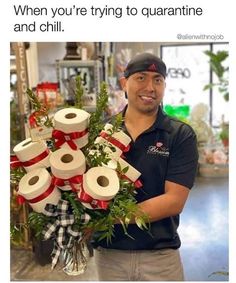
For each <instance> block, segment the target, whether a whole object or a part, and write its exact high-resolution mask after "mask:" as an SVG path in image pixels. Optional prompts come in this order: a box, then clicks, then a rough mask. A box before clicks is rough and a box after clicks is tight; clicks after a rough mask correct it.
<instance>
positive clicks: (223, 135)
mask: <svg viewBox="0 0 236 283" xmlns="http://www.w3.org/2000/svg"><path fill="white" fill-rule="evenodd" d="M220 139H221V140H226V139H229V124H228V123H223V124H222V125H221V132H220Z"/></svg>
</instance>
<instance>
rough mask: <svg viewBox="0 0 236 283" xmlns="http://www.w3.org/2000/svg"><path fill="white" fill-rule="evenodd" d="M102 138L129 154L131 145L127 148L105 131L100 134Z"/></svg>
mask: <svg viewBox="0 0 236 283" xmlns="http://www.w3.org/2000/svg"><path fill="white" fill-rule="evenodd" d="M100 136H101V137H102V138H104V139H105V140H107V141H108V142H110V143H111V144H113V145H114V146H116V147H118V148H119V149H120V150H121V151H123V152H127V151H129V149H130V145H129V144H128V145H127V146H125V145H124V144H123V143H121V142H120V141H118V140H117V139H115V138H113V137H112V136H110V135H109V134H107V133H106V132H104V131H102V132H101V133H100Z"/></svg>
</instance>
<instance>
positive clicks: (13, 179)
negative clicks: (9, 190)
mask: <svg viewBox="0 0 236 283" xmlns="http://www.w3.org/2000/svg"><path fill="white" fill-rule="evenodd" d="M25 174H26V171H25V169H24V168H23V167H18V168H14V169H11V171H10V183H11V184H13V185H17V184H19V182H20V179H21V178H22V177H23V176H24V175H25Z"/></svg>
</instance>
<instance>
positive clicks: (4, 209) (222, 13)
mask: <svg viewBox="0 0 236 283" xmlns="http://www.w3.org/2000/svg"><path fill="white" fill-rule="evenodd" d="M13 4H15V5H19V4H28V5H31V6H34V7H37V6H38V7H47V8H48V9H49V8H50V7H51V6H53V7H60V6H62V7H70V6H72V5H73V4H75V5H76V6H80V7H87V9H89V8H90V7H91V5H94V6H96V7H104V6H105V5H106V4H107V5H108V6H109V7H111V6H113V7H123V8H125V7H126V6H127V5H129V6H130V7H136V8H137V9H138V10H139V11H140V10H141V8H142V7H153V8H155V7H177V6H182V5H188V6H189V7H190V6H193V7H201V8H202V9H203V15H202V16H195V17H189V16H182V17H180V16H152V17H151V18H149V19H147V18H145V17H144V16H141V15H139V16H135V17H131V16H130V17H128V16H125V15H123V17H122V18H120V19H119V18H118V19H117V18H115V17H114V16H107V17H104V18H102V19H99V18H98V17H92V16H86V17H85V16H84V17H80V16H77V17H59V18H57V19H50V16H48V17H39V16H37V17H36V16H32V17H16V16H15V14H14V9H13ZM0 13H1V49H0V56H1V57H0V72H1V76H0V82H1V84H0V93H1V97H0V98H1V100H0V102H1V103H0V105H1V110H0V115H1V116H0V126H1V128H0V131H1V139H0V152H1V155H0V156H1V159H0V160H1V162H0V173H1V188H0V190H1V197H0V200H1V204H0V209H1V210H0V217H1V241H0V242H1V249H0V250H1V281H2V282H8V281H9V280H10V268H9V214H10V213H9V211H10V209H9V143H10V142H9V102H10V99H9V98H10V97H9V93H10V91H9V88H10V82H9V61H10V60H9V54H10V50H9V43H10V42H11V41H31V42H32V41H44V42H45V41H55V42H56V41H62V42H65V41H77V42H79V41H81V42H86V41H123V42H124V41H129V42H131V41H138V42H142V41H143V42H145V41H153V42H173V41H175V42H176V41H178V40H177V38H176V35H177V34H179V33H181V34H190V35H192V34H195V35H199V34H206V35H214V34H222V35H223V36H224V41H228V42H230V53H229V54H230V56H229V57H230V172H231V174H230V198H229V200H230V249H229V250H230V282H236V281H235V280H236V260H235V259H236V245H235V242H236V233H235V228H234V226H235V223H236V221H235V215H236V213H235V206H236V202H235V193H236V186H235V183H236V182H235V178H234V176H233V174H234V173H233V174H232V172H233V171H235V168H236V164H235V163H236V162H235V159H236V153H235V145H234V144H235V137H234V132H235V129H236V127H235V123H236V122H235V120H236V118H235V117H234V116H235V115H234V113H235V109H236V102H235V96H236V89H235V82H236V70H235V62H236V60H235V52H236V48H235V46H234V42H233V34H234V33H235V32H233V27H234V26H235V24H233V22H235V20H234V19H235V16H234V15H233V14H234V8H233V7H232V6H230V3H229V1H226V0H225V1H206V0H201V1H190V0H186V1H177V0H176V1H172V0H171V1H170V0H165V1H157V0H145V1H140V0H139V1H138V0H109V1H108V0H107V1H104V0H83V1H82V0H81V1H78V0H74V1H72V0H57V1H54V0H46V1H45V0H31V1H30V0H28V1H20V0H18V1H17V0H15V1H11V0H6V1H1V9H0ZM231 14H232V16H231ZM47 20H49V21H52V22H53V21H54V20H61V21H63V26H64V29H65V32H64V33H47V34H46V33H33V32H31V33H26V32H24V33H14V32H13V26H14V24H15V23H31V22H32V21H37V22H38V23H39V22H40V23H43V22H45V21H47ZM189 41H190V40H189ZM193 41H194V42H197V41H198V40H192V41H191V42H193ZM200 41H201V42H202V41H203V40H200ZM179 42H181V41H179ZM183 42H184V41H183ZM233 62H234V64H232V63H233ZM222 229H224V227H222ZM206 238H207V235H206ZM209 260H210V259H209Z"/></svg>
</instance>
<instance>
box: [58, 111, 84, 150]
mask: <svg viewBox="0 0 236 283" xmlns="http://www.w3.org/2000/svg"><path fill="white" fill-rule="evenodd" d="M89 117H90V114H89V113H88V112H86V111H84V110H81V109H76V108H65V109H62V110H59V111H57V112H56V114H55V115H54V131H53V136H54V134H55V131H61V132H63V133H64V134H68V136H65V137H64V136H63V138H62V137H60V139H63V140H64V142H62V143H61V144H60V143H59V147H62V148H72V149H74V148H73V147H72V146H71V142H69V140H71V139H72V141H73V143H75V145H76V146H77V148H75V149H78V148H82V147H84V146H85V145H86V144H87V143H88V132H87V128H88V124H89ZM72 133H80V134H81V135H82V136H80V137H79V138H75V137H73V138H72V137H71V136H69V134H72ZM54 137H55V138H56V140H57V142H56V145H58V137H57V136H54Z"/></svg>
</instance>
